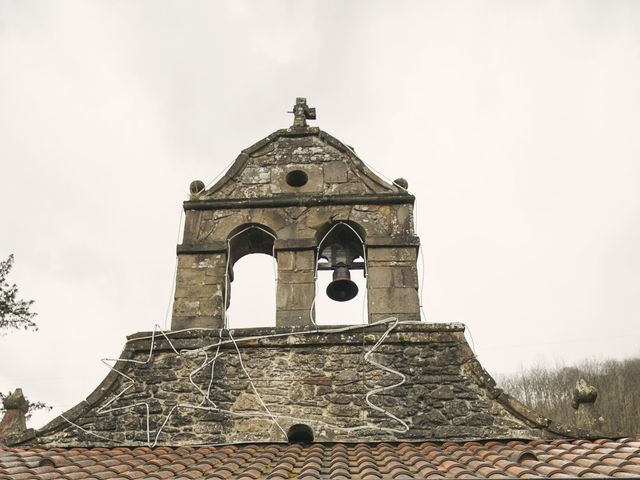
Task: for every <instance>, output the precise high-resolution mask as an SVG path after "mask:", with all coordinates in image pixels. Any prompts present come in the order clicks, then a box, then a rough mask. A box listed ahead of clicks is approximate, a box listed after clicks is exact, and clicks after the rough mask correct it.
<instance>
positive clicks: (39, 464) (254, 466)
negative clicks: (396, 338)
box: [0, 437, 640, 480]
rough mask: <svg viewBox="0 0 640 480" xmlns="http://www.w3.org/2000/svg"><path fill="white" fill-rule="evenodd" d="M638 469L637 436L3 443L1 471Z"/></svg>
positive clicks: (214, 474) (368, 474)
mask: <svg viewBox="0 0 640 480" xmlns="http://www.w3.org/2000/svg"><path fill="white" fill-rule="evenodd" d="M534 477H537V478H540V477H543V478H563V477H564V478H567V477H573V478H575V477H581V478H590V477H593V478H595V477H600V478H602V477H609V478H612V477H640V440H639V439H638V438H636V437H630V438H624V439H621V440H610V439H601V440H594V441H587V440H573V441H570V440H552V441H545V440H535V441H530V442H526V441H488V442H467V443H453V442H447V443H444V444H440V445H438V444H435V443H432V442H423V443H406V442H405V443H399V444H390V443H380V444H373V443H372V444H362V443H361V444H357V445H352V444H326V445H324V444H312V445H306V446H303V445H285V444H259V445H229V446H220V447H212V446H209V447H179V448H173V447H158V448H154V449H151V448H146V447H136V448H127V447H117V448H112V449H109V448H104V447H101V448H70V449H64V448H50V449H42V448H34V449H19V448H7V447H0V479H1V480H5V479H15V480H21V479H34V478H38V479H42V480H63V479H64V480H75V479H78V480H79V479H84V478H92V479H113V478H121V479H129V480H132V479H139V478H149V479H151V478H156V479H165V478H183V479H193V480H198V479H204V478H211V479H225V478H234V479H245V480H258V479H266V478H269V479H282V480H285V479H290V478H302V479H310V480H311V479H314V480H315V479H320V478H329V479H331V480H342V479H348V478H360V479H363V480H364V479H389V478H391V479H397V480H402V479H417V478H422V479H424V478H427V479H438V478H534Z"/></svg>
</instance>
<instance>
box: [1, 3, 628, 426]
mask: <svg viewBox="0 0 640 480" xmlns="http://www.w3.org/2000/svg"><path fill="white" fill-rule="evenodd" d="M639 85H640V3H637V2H631V1H630V2H622V1H620V2H615V1H601V2H587V1H577V2H557V1H548V2H545V1H512V2H501V1H500V2H498V1H496V2H468V3H467V2H449V1H443V2H426V1H420V2H407V1H405V2H398V1H393V2H392V1H388V2H372V1H367V2H356V1H350V2H343V1H334V2H332V1H326V0H325V1H322V2H307V1H291V2H284V1H256V2H244V1H238V0H235V1H230V2H221V1H220V2H215V1H207V2H182V1H175V2H166V1H158V0H153V1H136V2H130V1H82V2H75V1H58V2H44V1H42V2H34V1H29V0H17V1H7V0H0V165H1V169H0V209H1V212H0V213H1V220H2V221H1V223H0V232H1V234H0V257H2V258H4V257H6V256H7V255H9V254H10V253H14V254H15V267H14V270H13V272H12V274H11V277H10V280H11V281H12V282H15V283H17V284H18V285H19V288H20V292H21V295H22V297H23V298H27V299H35V301H36V303H35V304H34V307H33V308H34V310H35V311H37V312H38V316H37V318H36V320H37V322H38V324H39V326H40V331H39V332H36V333H33V332H25V333H22V332H9V333H7V334H5V336H2V337H0V389H2V390H3V391H6V390H9V389H13V388H15V387H19V386H21V387H22V388H23V389H24V391H25V394H26V395H27V397H30V398H33V399H38V400H42V401H46V402H48V403H50V404H52V405H53V406H54V411H53V412H51V413H50V414H46V415H38V416H37V417H36V418H35V419H34V424H33V426H36V427H37V426H39V424H42V423H43V422H44V421H45V420H47V419H48V418H50V417H51V416H53V415H54V414H58V413H60V412H61V411H63V410H65V409H67V408H70V407H71V406H73V405H75V404H76V403H78V402H80V401H81V400H83V399H84V398H85V396H86V395H88V394H89V393H90V392H91V391H92V390H93V389H94V388H95V387H96V386H97V385H98V384H99V382H100V381H101V380H102V378H103V377H104V376H105V375H106V373H107V369H106V368H105V367H104V366H103V365H102V364H101V363H100V361H99V359H100V358H102V357H117V356H118V355H119V354H120V352H121V349H122V347H123V345H124V342H125V336H126V335H128V334H131V333H134V332H137V331H143V330H151V329H153V326H154V324H156V323H158V324H160V325H161V326H164V325H165V322H166V312H167V307H168V305H169V302H170V296H171V287H172V280H173V271H174V265H175V245H176V242H177V235H178V222H179V219H180V211H181V202H182V201H183V200H185V199H186V197H187V191H188V186H189V182H190V181H191V180H194V179H202V180H203V181H205V183H208V182H209V181H211V180H212V179H213V178H214V177H215V176H216V175H218V174H219V173H220V171H221V170H222V169H223V168H224V167H225V166H226V165H228V164H229V162H231V161H232V160H233V159H234V158H235V157H236V156H237V154H238V153H239V152H240V150H242V149H243V148H246V147H247V146H249V145H251V144H253V143H254V142H256V141H257V140H259V139H261V138H262V137H264V136H266V135H267V134H269V133H271V132H272V131H275V130H277V129H278V128H282V127H286V126H288V125H290V124H291V120H292V119H291V115H288V114H287V113H286V112H287V110H290V109H291V106H292V105H293V103H294V100H295V97H296V96H306V97H308V99H309V104H310V105H311V106H315V107H316V108H317V112H318V120H317V121H316V122H313V124H314V125H318V126H320V127H321V128H322V129H324V130H326V131H327V132H329V133H331V134H332V135H334V136H336V137H337V138H339V139H341V140H342V141H344V142H346V143H347V144H349V145H352V146H353V147H354V148H355V149H356V151H357V152H358V154H359V155H360V156H361V158H363V159H364V160H365V161H366V162H367V163H368V164H369V165H371V166H372V167H373V168H375V169H376V170H378V171H380V172H381V173H382V174H384V175H386V176H387V177H390V178H392V179H393V178H397V177H400V176H402V177H405V178H407V179H408V181H409V189H410V190H411V191H412V192H413V193H414V194H415V195H416V196H417V198H418V202H417V205H418V206H417V219H416V220H417V225H418V232H419V235H420V237H421V240H422V251H423V253H424V263H425V281H424V284H423V287H424V293H423V302H424V307H425V311H426V313H427V316H428V320H429V321H433V322H463V323H465V324H466V325H467V326H468V327H469V328H470V331H471V333H472V335H473V338H474V341H475V349H476V352H477V354H478V356H479V358H480V360H481V362H482V363H483V364H484V366H485V367H486V368H487V369H488V371H489V372H490V373H492V374H499V373H507V372H513V371H516V370H518V368H520V367H521V366H525V367H526V366H530V365H534V364H539V363H542V364H547V365H554V364H562V363H564V364H570V363H573V362H576V361H580V360H583V359H587V358H594V357H597V358H618V359H619V358H627V357H631V356H637V355H640V321H639V320H640V247H639V246H640V189H639V187H638V186H639V185H640V161H639V159H640V88H639V87H638V86H639ZM265 259H266V261H267V264H266V267H265V263H264V261H263V262H262V263H261V265H262V266H261V267H260V269H259V268H258V267H255V268H256V269H259V271H261V272H263V273H264V272H266V273H264V275H265V276H266V277H267V278H266V279H263V278H260V281H259V283H257V285H255V286H251V284H250V283H249V279H248V276H249V275H248V274H247V275H245V274H239V275H238V276H237V282H238V289H240V288H241V286H240V283H241V279H242V278H245V279H246V282H245V283H243V284H244V285H245V288H246V285H249V286H250V288H252V289H253V294H254V295H256V296H257V298H258V300H256V301H254V302H251V303H255V304H257V305H258V306H259V307H260V306H261V310H259V312H263V313H258V314H257V315H259V316H260V317H261V318H259V319H256V318H255V317H254V316H253V315H251V314H248V313H244V314H241V315H239V314H237V315H236V317H235V318H236V320H235V321H236V322H237V325H246V326H251V325H257V324H258V323H261V324H263V323H264V322H265V321H266V322H267V323H268V322H273V317H270V318H266V317H265V314H264V311H265V310H266V311H268V310H269V309H268V308H265V307H264V306H265V305H268V302H270V301H271V302H272V297H273V286H272V283H273V282H272V274H271V276H270V274H269V267H270V266H271V265H270V264H269V258H268V257H265ZM242 263H243V262H239V264H238V268H241V265H242ZM265 268H266V270H265ZM234 288H235V285H234ZM237 291H239V290H234V298H238V296H237V295H238V293H237ZM245 291H246V290H245ZM260 302H264V303H260ZM354 302H355V301H354ZM354 305H355V303H354ZM359 305H361V304H359ZM359 305H358V306H357V307H356V309H359V308H360V307H359ZM243 315H244V316H243ZM359 315H360V314H359V313H358V314H357V315H355V317H357V318H356V320H354V323H357V322H359V321H360V316H359ZM238 316H240V317H241V318H240V319H238ZM345 318H347V320H348V319H349V318H351V317H348V316H347V317H345ZM320 321H322V318H320Z"/></svg>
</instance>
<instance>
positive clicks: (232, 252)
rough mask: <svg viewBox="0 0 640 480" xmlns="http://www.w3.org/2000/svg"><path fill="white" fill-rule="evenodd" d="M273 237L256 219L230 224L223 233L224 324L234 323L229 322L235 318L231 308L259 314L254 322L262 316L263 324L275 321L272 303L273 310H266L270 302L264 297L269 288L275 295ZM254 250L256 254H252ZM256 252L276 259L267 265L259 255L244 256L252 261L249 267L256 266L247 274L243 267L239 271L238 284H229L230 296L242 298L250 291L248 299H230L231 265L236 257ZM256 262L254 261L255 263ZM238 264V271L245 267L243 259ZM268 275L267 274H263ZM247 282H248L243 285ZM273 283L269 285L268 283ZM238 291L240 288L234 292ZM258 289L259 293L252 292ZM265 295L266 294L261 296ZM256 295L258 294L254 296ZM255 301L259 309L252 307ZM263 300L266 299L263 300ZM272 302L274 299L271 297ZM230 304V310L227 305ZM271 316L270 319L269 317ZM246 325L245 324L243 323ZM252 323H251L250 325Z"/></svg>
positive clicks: (275, 268) (242, 313)
mask: <svg viewBox="0 0 640 480" xmlns="http://www.w3.org/2000/svg"><path fill="white" fill-rule="evenodd" d="M276 240H277V236H276V234H275V233H274V232H273V231H272V230H271V229H270V228H268V227H267V226H265V225H261V224H258V223H245V224H242V225H239V226H237V227H236V228H234V229H233V230H232V231H231V232H230V233H229V235H228V237H227V241H226V244H227V255H228V259H227V281H226V282H225V290H224V291H225V295H226V298H225V307H226V309H225V310H226V311H225V324H227V325H228V326H229V327H231V328H234V327H237V326H238V325H237V324H236V325H232V324H231V323H230V322H233V321H234V319H235V318H231V317H235V316H234V315H230V314H231V313H232V312H233V313H235V314H239V316H241V317H245V316H246V317H247V318H250V317H254V318H255V317H256V316H258V317H260V318H257V320H259V321H258V323H264V322H265V320H266V321H267V322H266V325H267V326H269V324H273V325H275V316H276V313H275V303H274V304H273V305H271V306H272V307H273V312H271V313H270V312H268V310H269V308H268V307H269V305H270V303H269V302H268V301H267V299H268V293H266V292H268V291H269V290H272V291H273V298H274V299H275V291H276V285H275V283H273V282H274V280H275V278H274V275H275V272H276V271H277V258H276V255H275V250H274V246H275V241H276ZM255 254H257V255H255ZM260 254H265V255H268V256H270V257H272V262H276V264H272V266H271V267H269V266H268V265H265V264H264V262H262V261H260V262H257V260H259V258H255V259H254V258H252V259H247V260H248V261H250V262H252V263H251V264H250V265H251V267H252V268H256V269H257V270H256V271H255V276H253V278H252V276H251V275H249V278H247V272H246V271H245V273H244V275H242V279H241V280H238V281H240V282H241V284H237V283H235V284H233V298H234V299H235V298H241V299H242V298H243V297H244V298H245V299H247V297H248V296H249V295H251V299H252V302H233V301H232V282H234V280H236V277H237V275H236V274H235V273H234V272H235V269H234V267H235V265H236V262H238V261H239V260H240V259H243V258H244V257H247V256H249V255H254V256H255V257H262V255H260ZM256 262H257V263H256ZM242 267H244V268H241V267H239V271H242V270H246V263H245V262H243V265H242ZM266 275H268V278H266ZM256 281H258V282H259V287H260V288H259V289H258V287H257V285H256ZM247 282H248V285H247ZM270 282H271V283H273V284H272V285H271V283H270ZM238 292H243V293H244V295H242V293H240V294H239V293H238ZM258 292H260V296H259V295H256V294H257V293H258ZM264 295H266V296H264ZM258 297H259V298H258ZM256 301H257V303H258V304H259V305H258V307H260V310H258V309H257V308H252V307H251V306H252V305H253V306H254V307H255V306H256ZM265 302H266V303H265ZM274 302H275V300H274ZM232 305H233V307H234V308H233V310H232V309H231V306H232ZM269 319H272V320H269ZM243 326H247V325H243ZM252 326H255V325H252Z"/></svg>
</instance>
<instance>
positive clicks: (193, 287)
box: [171, 252, 227, 330]
mask: <svg viewBox="0 0 640 480" xmlns="http://www.w3.org/2000/svg"><path fill="white" fill-rule="evenodd" d="M226 263H227V254H226V252H208V253H181V254H179V255H178V270H177V273H176V293H175V300H174V302H173V318H172V320H171V330H181V329H184V328H192V327H205V328H221V327H222V326H223V324H224V313H225V305H224V292H225V268H226Z"/></svg>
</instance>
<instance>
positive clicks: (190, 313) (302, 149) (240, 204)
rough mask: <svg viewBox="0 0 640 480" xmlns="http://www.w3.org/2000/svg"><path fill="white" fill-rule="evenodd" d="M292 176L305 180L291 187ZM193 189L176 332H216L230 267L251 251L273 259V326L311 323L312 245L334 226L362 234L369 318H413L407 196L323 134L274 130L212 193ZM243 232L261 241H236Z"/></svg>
mask: <svg viewBox="0 0 640 480" xmlns="http://www.w3.org/2000/svg"><path fill="white" fill-rule="evenodd" d="M291 172H298V173H299V174H301V175H302V177H303V178H304V179H305V180H306V182H302V183H301V184H296V185H293V184H291V182H290V181H288V180H287V178H288V175H289V174H290V173H291ZM195 185H196V188H194V189H193V190H192V198H191V200H190V201H188V202H185V212H186V220H185V229H184V237H183V244H182V245H179V246H178V255H179V257H180V260H179V265H178V274H177V281H176V283H177V289H176V296H175V303H174V309H173V319H172V322H171V328H172V329H173V330H180V329H184V328H189V327H210V328H220V327H223V326H224V313H225V298H226V299H227V305H226V306H227V307H228V304H229V300H230V301H231V302H233V295H232V290H233V289H232V283H231V282H232V280H233V278H232V277H233V265H234V262H235V261H236V260H238V259H239V258H241V257H242V256H243V255H246V254H250V253H267V254H274V255H275V256H276V259H277V262H278V270H279V271H278V279H279V280H278V286H277V292H278V293H277V307H276V312H273V314H274V315H275V319H276V325H277V326H279V327H289V326H303V325H312V320H311V318H312V315H313V305H314V295H315V263H316V256H317V252H318V248H319V243H320V242H321V240H322V237H323V235H324V234H325V233H326V232H327V231H328V229H329V228H330V227H331V226H332V225H335V224H336V223H339V222H345V223H348V224H349V225H351V226H352V227H353V228H354V229H356V230H357V231H358V232H359V233H358V234H359V235H361V237H362V240H363V241H364V242H365V244H366V253H367V255H370V256H371V257H372V261H373V263H372V264H371V266H372V267H373V268H371V270H370V275H369V280H370V287H369V291H368V295H369V302H368V306H369V320H370V321H375V320H377V319H379V318H383V317H385V316H388V314H390V313H393V314H395V315H397V316H399V317H401V318H402V319H419V317H420V314H419V304H418V303H419V302H418V293H417V288H418V279H417V272H416V267H415V259H416V255H417V249H418V245H419V242H418V238H417V237H416V236H415V232H414V226H413V202H414V197H413V196H412V195H410V194H409V193H407V192H406V190H405V189H404V188H401V187H400V186H398V185H395V184H390V183H387V182H385V181H383V180H381V179H380V178H378V177H377V176H376V175H375V174H374V173H373V172H371V171H370V170H369V169H368V168H367V167H366V166H365V165H364V163H363V162H362V161H361V160H360V159H359V158H358V157H357V156H356V155H355V153H354V152H353V151H352V150H351V149H350V147H347V146H346V145H344V144H343V143H341V142H339V141H338V140H336V139H335V138H333V137H331V136H330V135H328V134H326V133H325V132H323V131H321V130H320V129H318V128H314V127H306V126H302V127H295V128H290V129H286V130H279V131H277V132H275V133H274V134H272V135H270V136H268V137H266V138H265V139H263V140H261V141H260V142H258V143H257V144H255V145H253V146H252V147H249V148H248V149H246V150H244V151H243V152H242V153H241V154H240V156H239V157H238V158H237V159H236V161H235V163H234V164H233V166H232V167H231V168H230V169H229V171H228V172H227V173H226V174H225V175H224V176H223V177H222V179H221V180H220V181H219V182H218V183H216V184H215V185H214V186H213V187H211V188H210V189H208V190H206V189H204V188H203V184H202V183H198V182H196V183H195ZM404 185H405V186H406V183H404ZM250 226H255V231H256V232H257V231H260V232H262V233H261V234H260V235H262V237H260V235H258V236H256V235H254V236H253V237H251V236H250V235H247V237H246V238H244V237H242V238H240V237H236V235H238V234H239V232H242V231H244V229H246V228H247V227H250ZM232 239H235V240H232ZM230 240H232V241H231V243H230V244H229V241H230ZM228 255H229V258H227V256H228ZM374 257H375V258H374ZM412 262H413V264H412ZM227 263H228V265H229V273H228V278H227V277H226V276H225V268H224V267H225V265H227ZM393 269H396V270H397V271H392V270H393ZM265 281H270V279H265Z"/></svg>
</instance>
